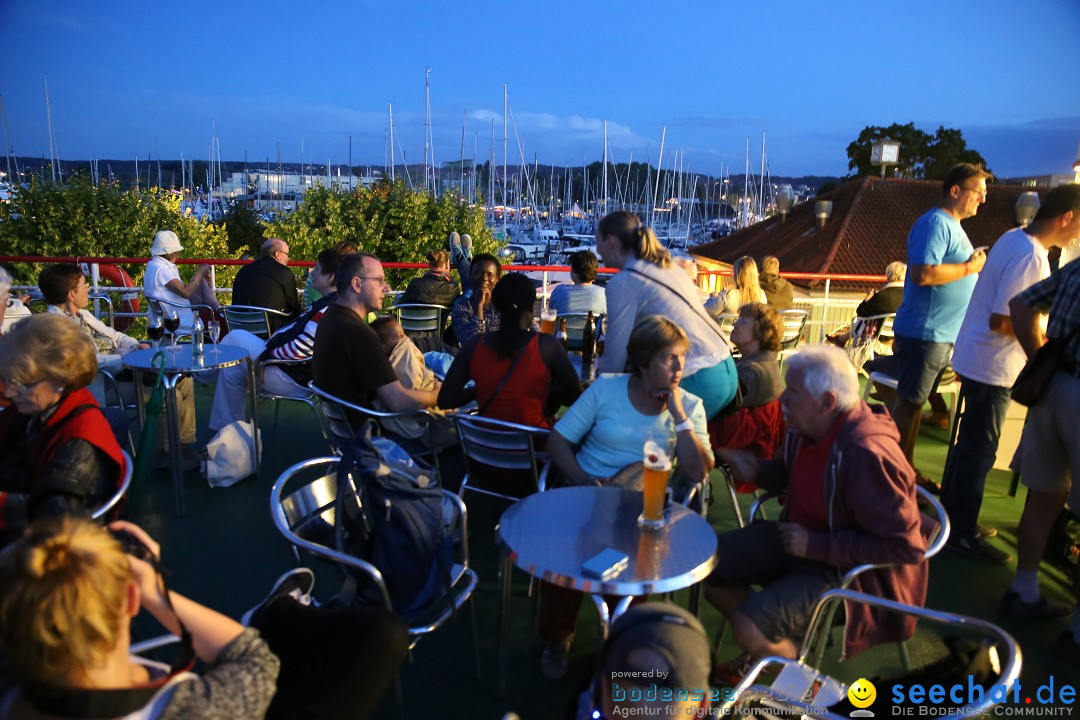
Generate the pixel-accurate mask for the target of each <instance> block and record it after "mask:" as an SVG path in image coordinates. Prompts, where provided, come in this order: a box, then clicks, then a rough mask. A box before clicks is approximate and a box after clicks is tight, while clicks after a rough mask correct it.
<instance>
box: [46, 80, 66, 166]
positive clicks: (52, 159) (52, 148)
mask: <svg viewBox="0 0 1080 720" xmlns="http://www.w3.org/2000/svg"><path fill="white" fill-rule="evenodd" d="M45 117H46V120H47V121H48V125H49V166H50V169H51V170H52V180H53V182H56V172H57V170H58V169H59V168H58V167H57V166H58V165H59V158H57V157H56V143H55V141H54V139H53V126H52V103H51V102H49V76H48V75H45ZM63 179H64V176H63V174H61V175H60V180H61V181H63Z"/></svg>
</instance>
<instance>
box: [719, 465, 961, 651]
mask: <svg viewBox="0 0 1080 720" xmlns="http://www.w3.org/2000/svg"><path fill="white" fill-rule="evenodd" d="M915 494H916V496H917V499H918V500H919V504H920V510H922V512H923V514H924V515H927V516H928V517H930V518H931V519H932V520H934V521H935V523H936V527H935V528H934V530H933V531H932V532H931V534H930V537H929V539H928V540H927V544H926V551H925V552H924V553H923V559H924V560H927V561H929V560H930V558H932V557H934V556H935V555H937V554H938V553H939V552H941V549H942V548H943V547H945V543H946V542H948V540H949V532H950V531H951V525H950V523H949V515H948V513H946V512H945V507H944V506H943V505H942V504H941V501H940V500H938V499H937V498H936V497H934V496H933V495H932V494H930V492H929V491H928V490H926V489H924V488H922V487H920V486H918V485H916V486H915ZM778 498H779V496H778V495H777V494H775V493H772V492H764V493H762V494H760V495H758V496H757V498H755V499H754V503H753V504H752V505H751V506H750V512H749V513H748V514H749V516H750V522H755V521H757V520H763V519H764V518H765V508H764V505H765V503H767V502H769V501H770V500H774V499H778ZM891 564H892V563H881V564H870V563H868V564H865V565H856V566H855V567H853V568H851V569H850V570H848V571H847V572H846V573H844V576H843V577H842V578H840V582H839V584H838V585H837V588H839V589H841V590H847V589H848V588H849V587H850V586H851V583H853V582H854V581H855V578H857V577H858V576H859V575H862V574H863V573H865V572H869V571H871V570H876V569H879V568H886V567H889V566H890V565H891ZM835 614H836V606H835V605H834V606H832V608H831V609H830V610H829V615H828V617H827V618H826V620H827V622H828V625H827V627H829V628H830V629H831V628H832V625H833V620H834V616H835ZM726 631H727V622H726V620H724V619H723V618H722V619H721V621H720V628H719V630H718V632H717V633H716V642H715V645H714V647H713V651H714V652H713V656H714V657H715V655H716V652H717V651H719V649H720V645H721V643H722V642H723V638H724V633H725V632H726ZM806 637H807V638H809V637H810V636H809V634H808V635H807V636H806ZM825 645H826V644H825V643H821V644H820V647H818V648H817V654H816V656H815V658H814V662H815V665H814V666H815V667H817V665H819V664H820V663H821V657H822V654H823V653H824V652H825ZM897 649H898V651H899V653H900V661H901V663H902V664H903V666H904V668H905V669H910V668H911V660H910V656H909V654H908V650H907V643H906V642H904V641H901V642H898V643H897Z"/></svg>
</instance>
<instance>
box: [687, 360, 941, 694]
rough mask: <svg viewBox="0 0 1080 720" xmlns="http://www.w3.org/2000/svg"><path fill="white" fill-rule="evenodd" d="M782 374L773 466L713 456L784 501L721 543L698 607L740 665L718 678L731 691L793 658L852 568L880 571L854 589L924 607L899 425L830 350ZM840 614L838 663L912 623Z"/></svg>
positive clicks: (865, 612)
mask: <svg viewBox="0 0 1080 720" xmlns="http://www.w3.org/2000/svg"><path fill="white" fill-rule="evenodd" d="M787 366H788V370H787V378H786V380H787V388H786V389H785V390H784V392H783V393H782V394H781V395H780V404H781V407H782V408H783V411H784V418H785V420H786V421H787V425H788V436H787V439H786V440H785V444H784V447H783V448H782V450H781V451H780V453H779V454H778V455H777V457H776V459H774V460H771V461H767V460H762V459H761V458H758V457H757V456H754V455H752V454H750V453H748V452H746V451H740V450H720V451H719V455H720V457H721V458H723V459H724V460H726V461H727V462H728V464H729V465H730V466H731V467H732V470H733V471H734V473H735V476H736V479H737V480H740V481H749V482H753V483H754V484H756V485H757V486H759V487H761V488H763V489H765V490H770V491H773V492H783V493H786V496H787V500H786V503H785V505H784V510H783V513H782V514H781V517H780V521H779V522H761V523H754V524H752V525H750V526H748V527H746V528H743V529H741V530H736V531H734V532H730V533H726V534H724V535H721V536H720V538H719V549H718V555H719V560H720V563H719V565H718V567H717V570H716V571H715V572H714V573H713V575H712V576H711V577H710V578H709V581H708V587H707V588H706V598H708V600H709V602H711V603H712V604H713V605H715V606H716V607H717V608H718V609H719V610H720V611H721V612H723V613H724V615H725V616H726V617H727V618H728V619H729V620H730V621H731V625H732V630H733V632H734V635H735V640H736V641H737V642H738V643H739V645H740V647H742V649H743V650H744V651H745V653H744V654H743V655H741V656H740V657H738V658H736V659H735V660H733V661H732V662H731V663H728V664H727V666H726V667H721V668H718V673H717V675H716V676H715V677H716V679H718V680H725V681H731V680H737V678H738V677H741V676H742V674H744V673H745V670H746V669H748V668H749V664H750V662H751V661H752V659H753V658H760V657H763V656H766V655H780V656H783V657H791V658H793V657H795V656H796V651H797V649H798V642H799V641H800V639H801V637H802V635H803V633H804V632H805V630H806V627H807V625H808V623H809V620H810V616H811V613H812V612H813V609H814V606H815V605H816V604H817V601H818V599H819V598H820V597H821V594H822V593H823V592H824V591H826V590H828V589H829V588H831V587H835V586H836V585H837V584H838V583H839V581H840V578H841V577H842V576H843V574H844V573H845V572H846V571H848V570H850V569H851V568H853V567H855V566H857V565H862V564H867V563H870V564H887V565H888V566H889V567H886V568H882V569H877V570H872V571H870V572H866V573H863V574H861V575H860V576H859V577H858V579H856V581H855V583H854V584H853V585H852V589H854V590H857V591H860V592H865V593H867V594H870V595H874V596H877V597H885V598H889V599H892V600H898V601H899V602H902V603H905V604H908V605H915V606H922V605H923V603H924V602H925V600H926V583H927V570H928V565H927V562H926V561H925V560H924V558H923V555H924V552H925V550H926V541H925V539H924V536H923V532H922V523H923V518H922V515H921V513H920V512H919V508H918V505H917V503H916V495H915V471H914V469H912V467H911V463H909V462H908V461H907V459H906V458H905V457H904V454H903V452H902V451H901V449H900V445H899V433H898V432H897V430H896V424H895V423H893V421H892V419H891V418H890V417H889V415H888V411H887V410H885V409H884V408H883V407H881V406H878V407H874V408H871V407H870V406H869V405H867V404H866V403H865V402H863V401H862V400H860V399H859V383H858V379H857V377H856V375H855V369H854V367H853V366H852V365H851V363H850V362H849V361H848V359H847V356H846V355H845V354H844V352H843V351H842V350H840V349H839V348H836V347H832V346H830V345H814V346H810V347H807V348H804V349H803V350H802V351H801V352H800V353H799V354H798V355H795V356H792V357H791V359H790V360H789V361H788V363H787ZM752 585H760V586H761V587H762V589H761V590H760V591H757V592H754V591H752V590H751V589H750V587H751V586H752ZM849 611H850V612H849V614H848V617H847V628H846V629H845V634H844V650H845V652H846V653H847V655H853V654H855V653H857V652H860V651H862V650H865V649H867V648H869V647H871V646H873V645H876V644H878V643H881V642H885V641H889V640H901V639H906V638H907V637H909V636H910V635H911V633H912V632H913V631H914V621H913V620H910V619H907V620H905V619H902V618H895V617H891V616H887V615H884V616H882V618H880V621H879V618H878V617H877V616H876V615H874V614H872V611H871V610H870V609H869V608H865V607H863V608H849Z"/></svg>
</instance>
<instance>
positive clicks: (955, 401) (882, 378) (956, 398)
mask: <svg viewBox="0 0 1080 720" xmlns="http://www.w3.org/2000/svg"><path fill="white" fill-rule="evenodd" d="M875 384H877V385H881V386H882V387H889V388H892V389H893V390H895V389H896V386H897V384H898V380H897V379H896V378H895V377H893V376H892V375H889V374H888V373H885V372H882V371H880V370H875V371H874V372H872V373H870V375H869V377H868V378H867V380H866V386H865V387H863V398H862V399H863V400H864V401H865V400H869V399H870V393H871V392H873V390H874V385H875ZM937 392H939V393H941V394H942V395H951V396H952V402H951V403H949V428H950V432H951V433H953V437H955V430H956V412H957V409H958V408H957V406H958V405H959V404H960V382H959V381H957V380H952V381H950V382H947V383H940V382H939V383H938V386H937Z"/></svg>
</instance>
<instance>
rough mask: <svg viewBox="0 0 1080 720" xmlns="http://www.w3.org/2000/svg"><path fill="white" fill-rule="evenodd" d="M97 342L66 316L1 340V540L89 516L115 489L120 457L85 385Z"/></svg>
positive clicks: (41, 319) (38, 321)
mask: <svg viewBox="0 0 1080 720" xmlns="http://www.w3.org/2000/svg"><path fill="white" fill-rule="evenodd" d="M96 377H97V348H96V347H95V346H94V341H93V340H91V339H90V337H89V336H88V335H87V334H86V333H84V332H83V331H82V328H80V327H79V326H78V325H76V324H75V323H73V322H71V320H70V319H69V318H67V317H64V316H63V315H57V314H51V313H46V314H37V315H32V316H30V317H28V318H26V319H25V320H23V321H22V322H20V323H19V324H18V325H16V326H15V327H14V328H13V329H12V330H11V332H9V333H8V334H6V335H4V336H2V337H0V383H2V384H3V393H4V397H5V398H7V399H9V400H11V402H12V404H13V405H14V407H13V408H10V409H8V410H5V411H4V412H2V413H0V534H2V533H4V532H7V531H13V530H18V529H20V528H22V527H24V526H25V525H26V524H27V523H28V522H29V521H31V520H33V519H34V518H35V517H38V516H43V515H49V516H53V515H62V514H71V513H76V514H78V513H88V512H90V511H91V510H92V509H93V508H95V507H97V506H99V505H101V504H102V503H103V502H104V501H105V500H106V499H107V498H108V497H109V496H110V495H111V494H112V493H113V492H114V491H115V490H116V488H117V487H118V486H119V485H120V481H121V479H122V478H123V474H124V457H123V454H122V453H121V451H120V445H119V444H118V443H117V442H116V437H115V436H114V435H113V432H112V429H111V428H110V427H109V423H108V421H107V420H106V419H105V416H104V415H103V414H102V412H101V407H100V406H99V405H98V403H97V401H96V400H95V399H94V396H93V395H91V394H90V391H89V390H87V386H88V385H90V383H91V382H93V381H94V379H95V378H96Z"/></svg>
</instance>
